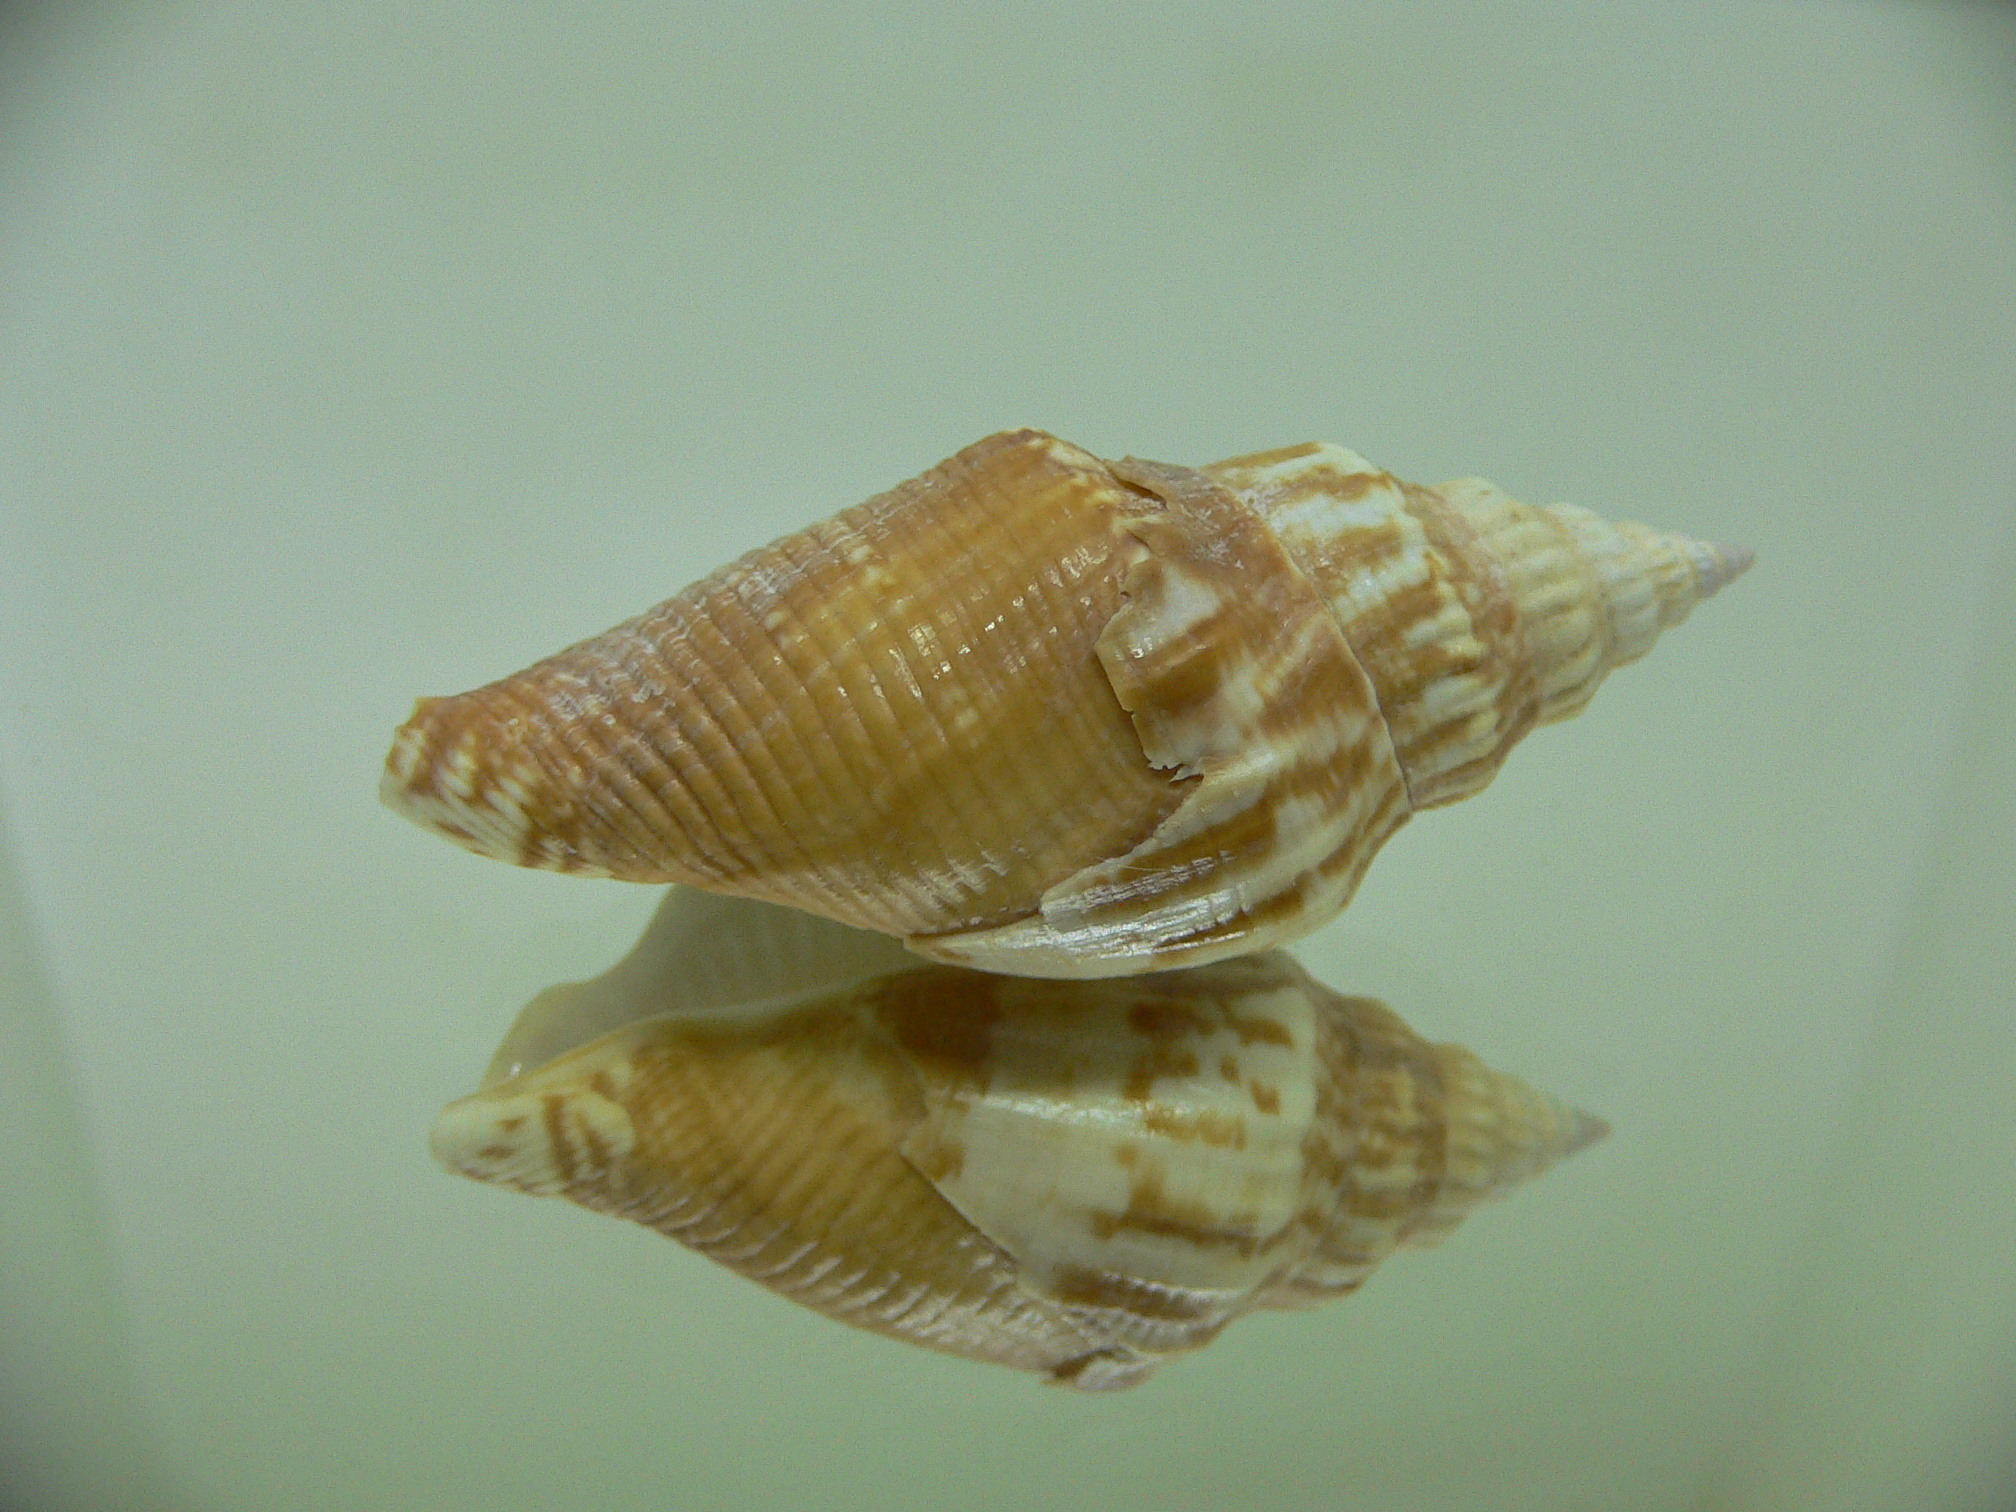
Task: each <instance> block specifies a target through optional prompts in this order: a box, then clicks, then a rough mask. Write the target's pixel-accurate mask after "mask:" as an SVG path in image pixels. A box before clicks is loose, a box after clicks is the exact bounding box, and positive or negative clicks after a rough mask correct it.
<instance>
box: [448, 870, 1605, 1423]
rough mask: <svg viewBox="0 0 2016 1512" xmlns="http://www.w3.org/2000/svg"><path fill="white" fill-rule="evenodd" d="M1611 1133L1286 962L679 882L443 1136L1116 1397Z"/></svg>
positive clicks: (748, 1261)
mask: <svg viewBox="0 0 2016 1512" xmlns="http://www.w3.org/2000/svg"><path fill="white" fill-rule="evenodd" d="M878 951H879V952H880V954H878ZM1604 1132H1605V1126H1604V1125H1603V1124H1602V1123H1601V1122H1600V1121H1598V1120H1596V1119H1594V1118H1591V1117H1589V1116H1588V1115H1586V1114H1582V1113H1578V1112H1575V1111H1574V1110H1572V1109H1570V1108H1567V1107H1565V1106H1563V1105H1562V1104H1560V1103H1558V1102H1555V1101H1554V1100H1552V1099H1551V1098H1548V1097H1546V1096H1543V1095H1542V1094H1540V1093H1538V1092H1535V1091H1533V1090H1532V1089H1531V1088H1529V1087H1528V1086H1526V1085H1525V1084H1524V1083H1523V1082H1520V1081H1517V1080H1515V1079H1514V1078H1512V1077H1509V1076H1503V1075H1500V1074H1498V1073H1496V1072H1494V1071H1491V1070H1489V1069H1487V1068H1486V1067H1485V1066H1484V1065H1483V1064H1482V1063H1480V1062H1479V1061H1478V1060H1477V1058H1476V1057H1475V1056H1473V1055H1471V1054H1470V1053H1469V1052H1467V1051H1465V1050H1463V1049H1461V1048H1459V1047H1457V1046H1454V1045H1431V1044H1428V1043H1426V1042H1425V1041H1423V1040H1421V1039H1420V1038H1418V1037H1417V1036H1416V1035H1414V1034H1413V1033H1412V1032H1411V1031H1410V1030H1409V1029H1408V1028H1407V1026H1406V1025H1405V1024H1403V1023H1402V1022H1401V1021H1400V1020H1399V1019H1398V1018H1397V1017H1395V1016H1394V1014H1393V1013H1391V1012H1390V1011H1389V1010H1388V1009H1386V1008H1385V1007H1383V1006H1381V1005H1380V1004H1378V1003H1375V1002H1371V1001H1369V1000H1367V999H1363V998H1348V997H1343V996H1340V995H1339V994H1337V993H1334V992H1331V991H1330V990H1328V989H1327V988H1325V987H1323V986H1321V985H1320V984H1318V983H1317V982H1315V981H1313V980H1311V979H1310V978H1309V977H1308V976H1307V975H1306V974H1305V973H1304V972H1303V971H1302V970H1301V969H1300V968H1299V967H1298V966H1297V965H1296V964H1295V963H1294V962H1293V961H1292V960H1290V959H1289V958H1288V957H1287V956H1286V955H1285V954H1282V953H1280V952H1278V951H1277V952H1269V953H1265V954H1260V955H1253V956H1246V957H1242V958H1239V959H1235V960H1228V961H1222V962H1219V963H1216V964H1212V965H1207V966H1202V967H1196V968H1192V969H1189V970H1185V971H1177V972H1168V973H1153V974H1145V975H1137V976H1132V977H1126V978H1121V979H1114V980H1105V981H1045V980H1031V979H1025V978H1014V977H1003V976H994V975H988V974H984V973H980V972H975V971H970V970H966V969H964V968H959V967H950V966H942V965H931V964H926V963H924V962H921V961H918V960H916V959H915V958H914V957H907V958H906V957H902V956H901V954H900V951H899V949H898V947H897V946H896V945H895V944H894V942H892V941H889V940H885V939H881V938H879V937H875V936H863V935H861V934H859V933H858V932H856V931H851V930H848V929H846V928H844V927H842V926H839V925H836V924H832V923H829V922H827V921H825V920H822V919H818V918H815V917H813V916H811V915H808V914H802V913H794V912H792V911H790V910H786V909H782V908H779V907H776V906H774V905H767V904H760V903H751V902H745V901H741V900H735V899H726V898H707V897H704V896H703V895H700V894H696V893H691V892H688V891H687V890H685V889H680V888H675V889H673V891H672V894H671V896H670V897H669V898H668V900H667V901H666V903H665V904H664V905H663V906H662V907H661V909H660V912H659V914H658V917H657V918H656V919H655V920H654V922H653V924H652V926H651V928H650V929H649V930H647V932H646V934H645V936H644V938H643V940H642V941H640V942H639V945H638V946H637V948H636V950H635V951H633V953H632V955H631V956H630V957H629V958H628V959H627V960H626V961H625V962H624V963H622V964H621V965H619V966H618V967H616V968H615V969H614V970H612V971H611V972H609V973H608V974H607V975H606V976H604V977H602V978H598V979H597V980H596V981H594V982H590V983H582V984H575V985H572V986H568V987H561V988H554V989H549V990H548V991H547V992H546V993H543V994H541V995H540V997H539V998H537V999H535V1000H534V1001H533V1003H532V1004H531V1005H530V1006H529V1007H528V1008H527V1009H526V1011H525V1012H524V1014H522V1015H521V1016H520V1019H519V1022H518V1024H517V1025H516V1026H515V1027H514V1028H513V1030H512V1032H511V1034H510V1036H509V1037H507V1039H506V1041H505V1043H504V1045H503V1046H502V1047H500V1049H499V1051H498V1055H497V1058H496V1060H495V1061H493V1063H492V1066H491V1069H490V1072H489V1074H488V1075H487V1076H486V1078H485V1081H484V1085H483V1088H482V1090H480V1091H478V1092H477V1093H476V1094H474V1095H473V1096H470V1097H465V1098H463V1099H461V1100H460V1101H458V1102H454V1103H451V1104H449V1105H448V1106H447V1107H446V1108H445V1109H444V1110H443V1111H442V1112H441V1114H440V1116H439V1118H438V1119H437V1121H436V1123H435V1125H434V1130H433V1149H434V1153H435V1155H436V1156H437V1157H438V1158H439V1159H440V1160H441V1161H442V1162H443V1163H444V1164H445V1165H447V1166H448V1167H449V1168H450V1169H452V1170H455V1171H459V1172H461V1173H463V1174H464V1175H468V1176H471V1177H474V1178H476V1179H477V1180H480V1181H485V1182H490V1183H494V1184H496V1185H499V1186H504V1187H509V1188H513V1189H515V1190H518V1191H522V1192H529V1193H533V1194H537V1195H542V1196H559V1197H566V1198H568V1199H570V1200H571V1201H574V1202H576V1203H579V1204H580V1205H582V1206H583V1207H586V1208H590V1209H592V1210H594V1211H596V1212H601V1213H608V1214H611V1215H613V1216H616V1217H621V1218H627V1219H630V1220H632V1221H634V1222H637V1223H641V1224H644V1225H646V1226H647V1227H649V1228H652V1229H655V1230H656V1231H657V1232H659V1233H661V1234H664V1235H666V1236H668V1237H670V1238H673V1239H677V1240H679V1241H680V1242H682V1243H684V1244H687V1245H689V1246H691V1247H692V1248H694V1249H696V1250H699V1251H700V1252H701V1253H702V1254H705V1255H708V1256H710V1257H711V1258H713V1259H715V1260H718V1261H720V1262H721V1263H723V1264H724V1265H727V1266H729V1267H731V1268H732V1269H734V1270H736V1271H739V1272H740V1273H741V1274H743V1275H745V1276H748V1277H750V1278H751V1279H753V1280H756V1281H760V1282H762V1283H763V1284H764V1285H765V1286H768V1287H770V1288H771V1289H772V1290H774V1291H777V1292H779V1293H781V1294H783V1295H784V1296H787V1297H790V1298H791V1299H792V1300H794V1301H797V1302H801V1303H804V1304H805V1305H807V1306H809V1307H813V1308H816V1309H817V1310H818V1311H820V1312H822V1313H825V1314H826V1315H827V1316H828V1317H832V1318H836V1319H839V1320H840V1321H841V1322H844V1323H850V1324H853V1325H855V1326H857V1327H860V1328H866V1329H871V1330H873V1331H875V1332H877V1333H881V1334H885V1335H888V1336H890V1337H893V1338H897V1339H903V1340H907V1341H908V1342H910V1343H913V1344H919V1345H923V1346H926V1347H929V1348H932V1349H938V1350H943V1351H946V1352H948V1353H952V1354H956V1355H963V1356H965V1357H967V1358H969V1359H975V1360H983V1361H991V1362H993V1363H996V1364H1001V1365H1009V1366H1014V1367H1016V1368H1018V1369H1023V1370H1030V1371H1036V1372H1039V1373H1041V1374H1043V1375H1045V1376H1047V1377H1048V1378H1049V1379H1051V1380H1053V1381H1059V1382H1063V1383H1066V1384H1069V1385H1073V1386H1078V1387H1083V1388H1110V1387H1120V1386H1129V1385H1133V1384H1135V1383H1136V1382H1138V1381H1140V1380H1142V1379H1144V1378H1145V1377H1146V1376H1147V1375H1148V1374H1149V1373H1150V1372H1151V1371H1153V1370H1154V1369H1155V1368H1156V1367H1157V1366H1158V1365H1159V1364H1160V1363H1162V1362H1163V1361H1164V1360H1166V1359H1168V1358H1170V1357H1172V1356H1175V1355H1180V1354H1184V1353H1187V1352H1189V1351H1191V1350H1195V1349H1198V1348H1200V1347H1202V1346H1203V1345H1204V1344H1207V1343H1209V1342H1210V1340H1211V1339H1212V1338H1214V1337H1215V1336H1216V1335H1217V1333H1218V1332H1219V1331H1220V1330H1221V1329H1222V1328H1224V1327H1225V1325H1226V1324H1227V1323H1229V1322H1230V1321H1231V1320H1232V1319H1234V1318H1236V1317H1238V1316H1240V1315H1241V1314H1242V1313H1246V1312H1249V1311H1252V1310H1254V1309H1256V1308H1277V1307H1297V1306H1303V1305H1307V1304H1311V1303H1315V1302H1319V1301H1322V1300H1323V1299H1325V1298H1328V1297H1334V1296H1339V1295H1342V1294H1343V1293H1346V1292H1350V1291H1353V1290H1355V1289H1356V1288H1357V1287H1359V1286H1360V1285H1361V1284H1362V1283H1363V1282H1364V1281H1365V1279H1366V1277H1367V1276H1368V1275H1369V1274H1370V1273H1371V1271H1372V1270H1373V1268H1374V1267H1375V1266H1376V1265H1377V1264H1378V1263H1379V1261H1380V1260H1381V1259H1383V1258H1384V1257H1385V1256H1386V1255H1387V1254H1389V1253H1390V1252H1391V1251H1392V1250H1393V1249H1395V1248H1396V1247H1398V1246H1402V1245H1415V1246H1418V1245H1426V1244H1432V1243H1434V1242H1436V1241H1437V1240H1439V1239H1441V1238H1442V1237H1444V1236H1445V1235H1446V1234H1447V1233H1448V1232H1449V1231H1450V1230H1451V1229H1452V1228H1454V1227H1455V1225H1456V1224H1457V1223H1458V1222H1460V1221H1461V1220H1462V1218H1463V1217H1464V1216H1465V1215H1466V1214H1467V1213H1468V1212H1469V1211H1470V1210H1471V1209H1472V1208H1473V1207H1475V1206H1476V1205H1477V1204H1478V1203H1479V1202H1482V1201H1484V1200H1485V1199H1487V1198H1491V1197H1495V1196H1498V1195H1499V1194H1501V1193H1502V1192H1503V1191H1504V1190H1505V1189H1506V1188H1507V1187H1509V1186H1511V1185H1512V1184H1514V1183H1516V1182H1518V1181H1521V1180H1524V1179H1525V1178H1527V1177H1529V1176H1532V1175H1534V1174H1536V1173H1537V1172H1539V1171H1540V1170H1541V1169H1543V1168H1544V1167H1546V1166H1547V1165H1549V1164H1550V1163H1552V1162H1553V1161H1555V1160H1558V1159H1559V1158H1561V1157H1562V1156H1564V1155H1567V1154H1569V1153H1571V1152H1573V1151H1575V1150H1578V1149H1580V1148H1582V1147H1583V1146H1584V1145H1586V1144H1588V1143H1589V1142H1590V1141H1592V1140H1594V1139H1596V1138H1598V1137H1600V1136H1601V1135H1602V1134H1603V1133H1604Z"/></svg>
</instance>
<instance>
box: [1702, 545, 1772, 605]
mask: <svg viewBox="0 0 2016 1512" xmlns="http://www.w3.org/2000/svg"><path fill="white" fill-rule="evenodd" d="M1692 545H1693V547H1694V574H1695V576H1694V591H1695V593H1696V595H1697V596H1698V597H1699V598H1704V599H1705V598H1713V597H1714V596H1715V595H1716V594H1717V593H1718V592H1720V591H1721V590H1722V589H1723V588H1725V587H1727V586H1728V585H1729V584H1730V583H1733V582H1735V581H1736V579H1738V578H1739V577H1741V576H1743V574H1744V573H1746V572H1748V571H1749V570H1750V564H1751V563H1752V562H1754V561H1756V560H1757V553H1756V552H1754V551H1752V550H1751V549H1750V548H1749V547H1748V546H1718V545H1716V544H1715V543H1714V542H1713V541H1695V542H1693V543H1692Z"/></svg>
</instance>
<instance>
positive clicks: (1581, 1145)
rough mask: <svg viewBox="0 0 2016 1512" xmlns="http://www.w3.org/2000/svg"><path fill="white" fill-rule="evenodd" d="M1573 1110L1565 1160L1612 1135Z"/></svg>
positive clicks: (1603, 1124) (1604, 1123) (1602, 1122)
mask: <svg viewBox="0 0 2016 1512" xmlns="http://www.w3.org/2000/svg"><path fill="white" fill-rule="evenodd" d="M1739 570H1740V569H1739ZM1572 1111H1573V1113H1574V1119H1575V1122H1574V1126H1573V1127H1572V1128H1571V1129H1570V1130H1569V1133H1568V1137H1567V1138H1566V1139H1564V1140H1563V1141H1562V1143H1561V1155H1560V1158H1561V1159H1564V1160H1565V1159H1566V1158H1567V1157H1568V1156H1570V1155H1573V1154H1575V1153H1576V1152H1577V1151H1578V1150H1586V1149H1588V1148H1589V1146H1591V1145H1592V1144H1594V1143H1596V1141H1597V1140H1599V1139H1607V1138H1609V1137H1610V1122H1609V1120H1608V1119H1604V1118H1598V1117H1597V1116H1596V1115H1595V1114H1594V1113H1584V1112H1583V1111H1582V1110H1581V1109H1580V1108H1576V1109H1573V1110H1572Z"/></svg>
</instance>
